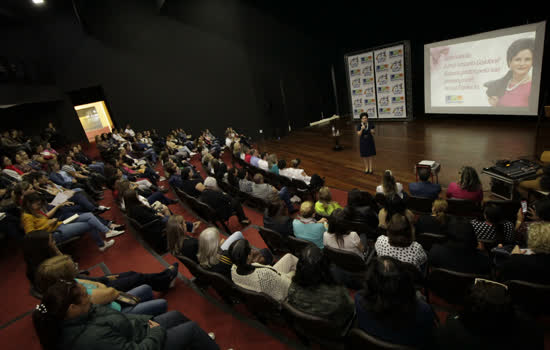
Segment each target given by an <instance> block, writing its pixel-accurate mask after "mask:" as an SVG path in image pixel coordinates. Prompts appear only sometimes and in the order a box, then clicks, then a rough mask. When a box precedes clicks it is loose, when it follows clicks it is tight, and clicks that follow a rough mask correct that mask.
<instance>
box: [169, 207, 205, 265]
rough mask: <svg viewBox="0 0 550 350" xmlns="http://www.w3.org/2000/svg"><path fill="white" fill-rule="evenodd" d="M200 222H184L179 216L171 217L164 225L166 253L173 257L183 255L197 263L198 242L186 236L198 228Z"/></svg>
mask: <svg viewBox="0 0 550 350" xmlns="http://www.w3.org/2000/svg"><path fill="white" fill-rule="evenodd" d="M200 224H201V222H200V221H196V222H194V223H191V222H185V219H184V218H183V216H181V215H172V216H170V218H169V219H168V222H167V223H166V240H167V243H168V251H169V252H170V253H171V254H172V255H174V256H177V255H183V256H185V257H187V258H189V259H192V260H194V261H195V262H198V260H197V253H198V251H199V240H198V239H196V238H194V237H190V236H188V235H187V232H193V231H194V230H195V229H197V228H198V227H199V226H200Z"/></svg>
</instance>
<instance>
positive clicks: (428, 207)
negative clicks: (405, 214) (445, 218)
mask: <svg viewBox="0 0 550 350" xmlns="http://www.w3.org/2000/svg"><path fill="white" fill-rule="evenodd" d="M432 204H433V199H431V198H423V197H414V196H409V197H408V198H407V208H409V209H410V210H411V211H412V212H413V213H415V214H417V215H422V214H431V213H432Z"/></svg>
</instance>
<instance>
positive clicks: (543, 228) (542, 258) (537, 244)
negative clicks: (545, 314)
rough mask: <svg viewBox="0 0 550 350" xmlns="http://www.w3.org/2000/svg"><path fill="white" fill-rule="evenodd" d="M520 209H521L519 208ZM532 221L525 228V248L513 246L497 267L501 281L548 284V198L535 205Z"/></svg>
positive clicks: (549, 261)
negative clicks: (504, 259)
mask: <svg viewBox="0 0 550 350" xmlns="http://www.w3.org/2000/svg"><path fill="white" fill-rule="evenodd" d="M520 210H521V209H520ZM533 220H535V221H533V222H531V223H530V224H529V226H528V228H527V249H520V248H519V247H518V246H515V247H514V250H512V254H511V255H510V257H509V258H508V259H507V260H506V261H504V262H503V264H502V265H501V266H500V268H498V270H499V272H500V273H499V277H500V279H501V280H502V281H509V280H522V281H528V282H532V283H540V284H550V274H548V269H550V200H549V199H544V200H540V201H538V202H537V203H536V205H535V215H533Z"/></svg>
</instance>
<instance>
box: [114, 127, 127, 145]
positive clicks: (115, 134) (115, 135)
mask: <svg viewBox="0 0 550 350" xmlns="http://www.w3.org/2000/svg"><path fill="white" fill-rule="evenodd" d="M111 137H112V138H113V139H114V140H115V141H118V142H126V139H125V138H124V137H122V136H120V135H119V133H118V130H117V129H113V133H112V135H111Z"/></svg>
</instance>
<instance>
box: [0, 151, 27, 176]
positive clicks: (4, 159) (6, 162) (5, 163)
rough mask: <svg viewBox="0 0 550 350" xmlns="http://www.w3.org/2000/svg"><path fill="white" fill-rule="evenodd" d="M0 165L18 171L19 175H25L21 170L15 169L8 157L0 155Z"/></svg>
mask: <svg viewBox="0 0 550 350" xmlns="http://www.w3.org/2000/svg"><path fill="white" fill-rule="evenodd" d="M2 166H3V167H4V169H9V170H13V171H15V172H16V173H18V174H19V175H21V176H23V175H25V173H24V172H22V171H21V170H19V169H17V168H16V167H15V166H14V165H13V163H12V162H11V159H10V158H9V157H6V156H4V157H2Z"/></svg>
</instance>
